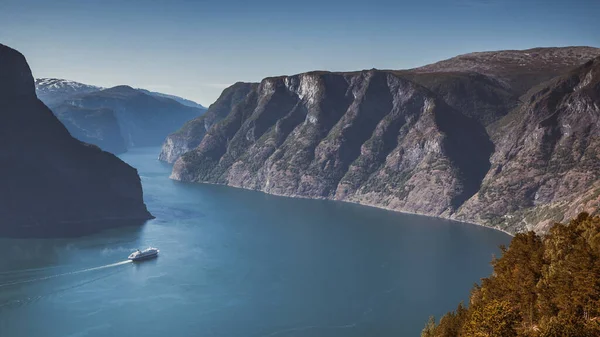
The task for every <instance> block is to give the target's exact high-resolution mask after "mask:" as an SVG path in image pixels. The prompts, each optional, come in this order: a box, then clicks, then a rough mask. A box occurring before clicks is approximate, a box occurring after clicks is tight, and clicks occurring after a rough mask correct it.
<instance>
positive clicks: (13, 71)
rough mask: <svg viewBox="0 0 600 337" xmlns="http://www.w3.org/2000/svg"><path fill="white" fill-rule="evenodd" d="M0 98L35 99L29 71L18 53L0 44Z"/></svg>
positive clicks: (25, 62)
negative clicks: (29, 97) (28, 97)
mask: <svg viewBox="0 0 600 337" xmlns="http://www.w3.org/2000/svg"><path fill="white" fill-rule="evenodd" d="M0 63H1V64H3V65H6V66H2V67H0V97H6V98H10V97H23V96H25V97H27V96H33V97H35V85H34V82H33V76H32V75H31V69H30V68H29V65H28V64H27V61H26V60H25V56H23V54H21V53H20V52H18V51H16V50H14V49H12V48H10V47H8V46H5V45H3V44H0Z"/></svg>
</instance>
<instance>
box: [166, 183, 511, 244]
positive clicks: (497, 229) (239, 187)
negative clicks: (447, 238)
mask: <svg viewBox="0 0 600 337" xmlns="http://www.w3.org/2000/svg"><path fill="white" fill-rule="evenodd" d="M169 179H170V180H172V181H176V182H178V183H182V184H206V185H216V186H224V187H231V188H237V189H241V190H246V191H254V192H260V193H263V194H266V195H273V196H277V197H284V198H293V199H309V200H329V201H336V202H344V203H348V204H354V205H360V206H365V207H371V208H377V209H383V210H386V211H390V212H395V213H401V214H409V215H418V216H426V217H429V218H436V219H443V220H448V221H454V222H458V223H463V224H468V225H475V226H479V227H483V228H487V229H492V230H495V231H498V232H502V233H504V234H506V235H508V236H510V237H511V238H514V237H515V234H513V233H510V232H508V231H506V230H504V229H501V228H496V227H491V226H486V225H483V224H480V223H476V222H473V221H466V220H457V219H452V218H448V217H443V216H438V215H430V214H423V213H416V212H410V211H401V210H397V209H392V208H388V207H384V206H377V205H372V204H361V203H359V202H356V201H351V200H336V199H330V198H313V197H306V196H302V195H285V194H278V193H269V192H265V191H262V190H256V189H252V188H246V187H242V186H233V185H226V184H219V183H213V182H208V181H198V182H192V181H181V180H177V179H172V178H171V177H170V176H169Z"/></svg>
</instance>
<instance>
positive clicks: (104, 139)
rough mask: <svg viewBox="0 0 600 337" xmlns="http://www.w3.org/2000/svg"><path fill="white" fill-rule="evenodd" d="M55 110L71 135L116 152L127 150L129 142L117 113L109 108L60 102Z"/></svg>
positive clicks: (105, 149)
mask: <svg viewBox="0 0 600 337" xmlns="http://www.w3.org/2000/svg"><path fill="white" fill-rule="evenodd" d="M53 110H54V111H53V112H54V114H55V115H56V117H58V119H59V120H60V121H61V122H62V123H63V124H64V125H65V127H66V128H67V130H69V133H71V136H73V137H75V138H77V139H79V140H81V141H83V142H86V143H90V144H94V145H97V146H98V147H100V148H101V149H102V150H104V151H108V152H110V153H114V154H120V153H124V152H127V143H126V142H125V139H124V138H123V135H122V133H121V127H120V126H119V121H118V120H117V117H116V116H115V113H114V111H113V110H111V109H107V108H95V109H87V108H81V107H78V106H75V105H71V104H60V105H58V106H55V107H54V108H53Z"/></svg>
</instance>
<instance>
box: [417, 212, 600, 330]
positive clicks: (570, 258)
mask: <svg viewBox="0 0 600 337" xmlns="http://www.w3.org/2000/svg"><path fill="white" fill-rule="evenodd" d="M502 252H503V254H502V257H501V258H499V259H494V261H493V262H492V265H493V267H494V273H493V274H492V276H490V277H488V278H485V279H483V280H482V282H481V285H475V286H474V288H473V290H472V292H471V297H470V300H469V307H468V308H466V307H465V306H463V305H462V303H461V304H459V306H458V308H457V309H456V310H455V311H453V312H449V313H447V314H446V315H444V316H443V317H442V318H441V319H440V321H439V323H438V324H436V323H435V320H434V318H433V317H432V318H430V320H429V322H427V324H426V326H425V328H424V329H423V332H422V334H421V336H422V337H459V336H460V337H471V336H473V337H508V336H527V337H588V336H589V337H592V336H600V216H594V217H592V216H590V215H589V214H587V213H581V214H580V215H579V216H578V217H577V218H576V219H574V220H571V221H570V222H569V223H568V224H555V225H554V226H553V227H552V228H551V229H550V231H549V233H548V235H546V236H544V237H540V236H538V235H536V234H535V233H534V232H528V233H521V234H517V235H516V236H515V237H514V239H513V240H512V242H511V244H510V247H509V248H506V247H502Z"/></svg>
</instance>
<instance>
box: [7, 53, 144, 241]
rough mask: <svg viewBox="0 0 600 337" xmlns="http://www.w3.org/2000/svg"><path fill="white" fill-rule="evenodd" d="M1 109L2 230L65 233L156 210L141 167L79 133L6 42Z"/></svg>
mask: <svg viewBox="0 0 600 337" xmlns="http://www.w3.org/2000/svg"><path fill="white" fill-rule="evenodd" d="M0 114H1V115H2V117H3V123H2V124H0V143H1V144H2V145H1V147H2V151H0V167H2V170H3V171H2V173H3V174H2V177H1V178H0V186H2V188H1V189H0V216H2V219H3V221H2V224H1V225H0V234H2V235H14V236H39V235H44V236H46V235H48V236H53V235H61V236H62V235H65V234H67V233H64V231H62V229H65V228H70V229H74V231H78V232H79V231H80V232H87V231H88V229H91V228H84V227H85V226H86V224H87V223H95V225H94V226H93V230H97V229H100V228H107V227H112V226H115V225H123V224H134V223H135V224H139V223H140V222H143V221H144V220H146V219H150V218H152V216H151V215H150V213H148V211H147V210H146V206H145V205H144V203H143V198H142V187H141V184H140V178H139V176H138V175H137V172H136V170H135V169H134V168H132V167H130V166H129V165H127V164H125V163H124V162H122V161H121V160H119V159H118V158H116V157H115V156H113V155H112V154H109V153H107V152H104V151H102V150H100V149H99V148H98V147H96V146H93V145H88V144H85V143H82V142H80V141H78V140H76V139H74V138H73V137H71V135H69V132H68V131H67V129H66V128H65V127H64V126H63V125H62V124H61V123H60V122H59V121H58V119H57V118H56V117H55V116H54V115H53V114H52V112H51V111H50V110H49V109H48V108H47V107H46V106H45V105H44V104H43V103H42V102H41V101H39V100H38V99H37V97H36V95H35V88H34V81H33V77H32V75H31V70H30V69H29V66H28V65H27V62H26V61H25V58H24V57H23V55H21V54H20V53H19V52H17V51H15V50H13V49H11V48H9V47H6V46H4V45H0ZM79 227H81V228H79ZM55 229H56V230H55ZM70 233H72V232H70Z"/></svg>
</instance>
